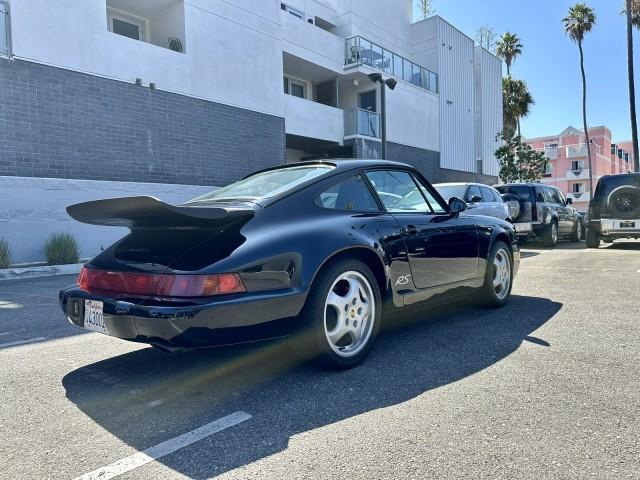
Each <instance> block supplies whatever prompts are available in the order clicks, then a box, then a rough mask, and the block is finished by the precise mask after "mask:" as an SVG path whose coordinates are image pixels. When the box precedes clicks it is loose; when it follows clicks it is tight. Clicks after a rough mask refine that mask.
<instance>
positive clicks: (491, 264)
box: [482, 241, 513, 307]
mask: <svg viewBox="0 0 640 480" xmlns="http://www.w3.org/2000/svg"><path fill="white" fill-rule="evenodd" d="M512 287H513V260H512V256H511V250H510V249H509V247H508V246H507V244H506V243H504V242H502V241H497V242H495V244H494V245H493V248H492V249H491V254H490V255H489V259H488V264H487V271H486V273H485V277H484V285H483V286H482V303H483V304H485V305H486V306H488V307H502V306H503V305H505V304H506V303H507V302H508V301H509V298H510V297H511V288H512Z"/></svg>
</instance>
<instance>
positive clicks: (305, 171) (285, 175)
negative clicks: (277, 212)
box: [187, 164, 334, 203]
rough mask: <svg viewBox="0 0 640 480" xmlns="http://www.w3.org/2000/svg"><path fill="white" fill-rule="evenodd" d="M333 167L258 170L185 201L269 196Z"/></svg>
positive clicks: (250, 198) (311, 165)
mask: <svg viewBox="0 0 640 480" xmlns="http://www.w3.org/2000/svg"><path fill="white" fill-rule="evenodd" d="M333 168H334V167H332V166H331V165H317V164H316V165H313V164H309V165H308V166H307V165H305V166H296V167H288V168H277V169H275V170H267V171H266V172H258V173H256V174H254V175H251V176H249V177H247V178H244V179H242V180H240V181H238V182H235V183H232V184H231V185H227V186H226V187H222V188H219V189H218V190H215V191H213V192H211V193H207V194H205V195H202V196H200V197H197V198H194V199H193V200H191V201H190V202H187V203H192V202H194V203H195V202H198V203H201V202H209V201H216V200H222V199H225V200H227V199H248V200H252V199H258V198H270V197H274V196H276V195H279V194H281V193H284V192H286V191H288V190H291V189H292V188H294V187H296V186H298V185H300V184H302V183H304V182H308V181H309V180H312V179H314V178H316V177H319V176H320V175H323V174H325V173H328V172H330V171H331V170H333Z"/></svg>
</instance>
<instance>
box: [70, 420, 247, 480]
mask: <svg viewBox="0 0 640 480" xmlns="http://www.w3.org/2000/svg"><path fill="white" fill-rule="evenodd" d="M250 418H251V415H249V414H248V413H245V412H235V413H232V414H231V415H227V416H226V417H223V418H220V419H218V420H215V421H213V422H211V423H207V424H206V425H203V426H202V427H199V428H196V429H195V430H191V431H190V432H187V433H184V434H182V435H180V436H178V437H175V438H171V439H169V440H166V441H164V442H162V443H159V444H158V445H155V446H153V447H150V448H147V449H146V450H144V451H142V452H138V453H135V454H133V455H131V456H129V457H127V458H123V459H122V460H118V461H117V462H114V463H112V464H111V465H107V466H106V467H102V468H99V469H97V470H94V471H93V472H89V473H85V474H84V475H82V476H80V477H77V478H76V479H75V480H107V479H109V478H113V477H117V476H118V475H122V474H123V473H126V472H130V471H131V470H134V469H136V468H138V467H141V466H142V465H146V464H147V463H149V462H153V461H154V460H157V459H158V458H161V457H164V456H165V455H169V454H170V453H173V452H175V451H177V450H180V449H181V448H184V447H186V446H188V445H191V444H192V443H195V442H198V441H200V440H202V439H204V438H207V437H208V436H210V435H213V434H214V433H218V432H221V431H222V430H225V429H227V428H229V427H233V426H235V425H238V424H240V423H242V422H244V421H246V420H249V419H250Z"/></svg>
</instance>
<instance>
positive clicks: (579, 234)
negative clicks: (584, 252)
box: [571, 220, 584, 242]
mask: <svg viewBox="0 0 640 480" xmlns="http://www.w3.org/2000/svg"><path fill="white" fill-rule="evenodd" d="M583 233H584V232H583V231H582V222H580V221H579V220H578V221H577V222H576V228H575V231H574V232H573V235H572V236H571V240H572V241H574V242H582V241H583V240H584V238H583V237H584V235H583Z"/></svg>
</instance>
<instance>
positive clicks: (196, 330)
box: [60, 286, 307, 350]
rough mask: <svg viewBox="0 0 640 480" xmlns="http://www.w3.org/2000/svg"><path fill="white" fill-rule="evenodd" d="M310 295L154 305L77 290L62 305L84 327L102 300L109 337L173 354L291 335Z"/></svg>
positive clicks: (278, 294) (63, 294) (67, 293)
mask: <svg viewBox="0 0 640 480" xmlns="http://www.w3.org/2000/svg"><path fill="white" fill-rule="evenodd" d="M306 295H307V294H306V291H300V290H296V289H286V290H278V291H270V292H260V293H251V294H243V295H241V296H240V295H236V296H234V297H233V298H232V297H227V298H225V299H219V300H216V301H215V302H210V301H209V302H208V303H199V304H189V305H185V304H184V303H182V304H180V305H179V306H174V305H171V303H170V302H164V303H163V302H159V303H156V304H153V305H148V304H145V303H144V301H143V300H142V299H140V300H132V299H126V300H124V299H119V298H113V297H111V296H107V295H100V294H97V293H94V292H91V293H89V292H86V291H83V290H81V289H80V288H79V287H77V286H73V287H70V288H67V289H65V290H62V291H61V292H60V305H61V307H62V310H63V312H64V313H65V315H66V316H67V319H68V320H69V321H70V322H71V323H72V324H74V325H76V326H78V327H84V304H85V302H84V301H85V300H98V301H101V302H103V317H104V324H105V326H106V328H107V331H108V335H110V336H113V337H117V338H121V339H124V340H130V341H134V342H143V343H149V344H152V345H157V346H159V347H162V348H165V349H167V350H172V349H181V348H199V347H210V346H218V345H227V344H233V343H240V342H251V341H257V340H263V339H268V338H276V337H280V336H284V335H287V334H288V333H290V331H291V328H292V326H293V325H292V321H291V319H292V318H293V317H295V316H297V315H298V314H299V313H300V311H301V310H302V307H303V305H304V302H305V300H306Z"/></svg>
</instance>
